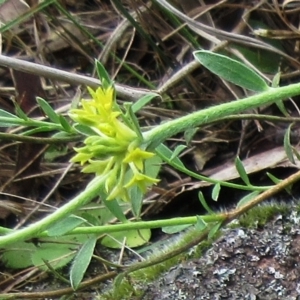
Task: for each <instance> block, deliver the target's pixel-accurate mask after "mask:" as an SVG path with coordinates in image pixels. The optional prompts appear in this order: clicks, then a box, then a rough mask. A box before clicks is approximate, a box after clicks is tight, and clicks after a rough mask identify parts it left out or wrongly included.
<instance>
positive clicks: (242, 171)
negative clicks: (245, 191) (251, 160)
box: [235, 157, 251, 186]
mask: <svg viewBox="0 0 300 300" xmlns="http://www.w3.org/2000/svg"><path fill="white" fill-rule="evenodd" d="M235 167H236V169H237V171H238V173H239V175H240V177H241V178H242V180H243V181H244V182H245V184H246V185H247V186H251V183H250V180H249V177H248V174H247V172H246V170H245V168H244V165H243V163H242V161H241V160H240V158H239V157H236V159H235Z"/></svg>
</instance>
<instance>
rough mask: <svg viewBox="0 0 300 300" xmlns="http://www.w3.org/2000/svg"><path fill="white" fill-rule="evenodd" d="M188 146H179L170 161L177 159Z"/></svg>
mask: <svg viewBox="0 0 300 300" xmlns="http://www.w3.org/2000/svg"><path fill="white" fill-rule="evenodd" d="M186 147H187V146H186V145H178V146H177V147H176V148H175V150H174V151H173V154H172V156H171V158H170V160H173V159H174V158H177V157H178V156H179V154H180V153H181V152H182V151H183V150H184V149H185V148H186Z"/></svg>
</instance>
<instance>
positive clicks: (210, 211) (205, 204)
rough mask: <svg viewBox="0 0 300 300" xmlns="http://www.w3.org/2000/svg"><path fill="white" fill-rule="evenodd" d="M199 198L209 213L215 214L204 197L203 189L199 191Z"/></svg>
mask: <svg viewBox="0 0 300 300" xmlns="http://www.w3.org/2000/svg"><path fill="white" fill-rule="evenodd" d="M198 199H199V201H200V203H201V204H202V206H203V208H204V209H205V210H206V211H207V212H208V213H209V214H211V215H213V214H214V211H213V210H212V209H211V208H210V207H209V206H208V204H207V202H206V200H205V198H204V195H203V193H202V192H201V191H200V192H199V193H198Z"/></svg>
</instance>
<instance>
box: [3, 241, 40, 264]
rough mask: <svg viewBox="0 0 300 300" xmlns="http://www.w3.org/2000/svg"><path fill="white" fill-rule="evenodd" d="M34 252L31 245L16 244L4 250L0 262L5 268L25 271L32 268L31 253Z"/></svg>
mask: <svg viewBox="0 0 300 300" xmlns="http://www.w3.org/2000/svg"><path fill="white" fill-rule="evenodd" d="M35 250H36V247H35V245H34V244H32V243H26V242H17V243H14V244H11V245H9V246H8V247H6V248H5V249H4V253H3V254H2V256H1V261H2V262H3V263H4V264H5V266H6V267H7V268H12V269H25V268H27V267H30V266H32V261H31V253H32V252H34V251H35Z"/></svg>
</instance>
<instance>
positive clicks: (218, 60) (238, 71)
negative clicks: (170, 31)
mask: <svg viewBox="0 0 300 300" xmlns="http://www.w3.org/2000/svg"><path fill="white" fill-rule="evenodd" d="M194 56H195V58H196V59H197V60H198V61H199V62H200V63H201V64H202V65H203V66H205V67H206V68H207V69H208V70H210V71H211V72H212V73H214V74H216V75H217V76H219V77H221V78H223V79H225V80H227V81H230V82H232V83H234V84H236V85H238V86H241V87H243V88H245V89H248V90H252V91H255V92H263V91H267V90H268V89H270V88H269V87H268V85H267V84H266V82H265V80H264V79H263V78H262V77H261V76H260V75H258V74H257V73H256V72H255V71H254V70H252V69H251V68H249V67H247V66H246V65H244V64H242V63H240V62H238V61H236V60H234V59H232V58H229V57H227V56H225V55H221V54H218V53H214V52H211V51H205V50H200V51H195V52H194Z"/></svg>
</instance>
